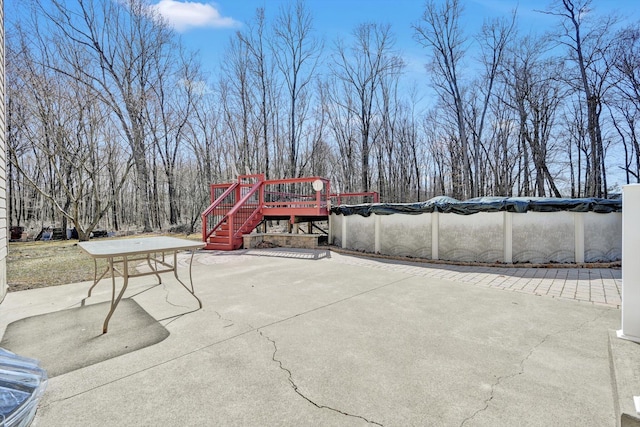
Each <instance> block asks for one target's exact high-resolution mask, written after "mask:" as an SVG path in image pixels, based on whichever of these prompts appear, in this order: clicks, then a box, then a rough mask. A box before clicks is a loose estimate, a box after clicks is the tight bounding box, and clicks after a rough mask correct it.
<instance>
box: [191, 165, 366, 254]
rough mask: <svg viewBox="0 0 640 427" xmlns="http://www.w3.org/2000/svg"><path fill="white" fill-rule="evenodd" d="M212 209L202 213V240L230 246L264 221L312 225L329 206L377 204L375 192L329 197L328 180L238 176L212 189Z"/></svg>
mask: <svg viewBox="0 0 640 427" xmlns="http://www.w3.org/2000/svg"><path fill="white" fill-rule="evenodd" d="M210 188H211V190H210V191H211V200H212V203H211V205H210V206H209V207H208V208H207V210H205V211H204V212H203V213H202V240H203V241H204V242H209V239H210V238H212V236H214V235H215V239H216V241H217V242H219V243H223V242H226V243H224V244H229V245H230V246H233V245H234V244H235V243H237V241H238V240H239V239H241V238H242V235H243V234H246V233H250V232H251V231H252V229H253V228H254V227H256V226H257V225H258V224H259V223H260V221H261V220H262V219H263V218H265V217H267V218H277V219H289V220H290V221H291V222H292V223H293V222H294V221H295V220H296V218H306V219H307V220H308V221H313V220H314V219H317V218H318V217H327V218H328V216H329V212H330V210H331V206H332V204H333V205H340V204H341V203H342V202H343V201H344V200H349V201H350V202H351V203H353V204H357V203H366V201H367V200H369V201H370V202H372V203H378V201H379V197H378V193H376V192H366V193H341V194H331V188H330V183H329V180H328V179H326V178H322V177H318V176H313V177H305V178H286V179H273V180H265V179H264V175H263V174H256V175H241V176H239V177H238V182H236V183H232V184H212V185H211V187H210Z"/></svg>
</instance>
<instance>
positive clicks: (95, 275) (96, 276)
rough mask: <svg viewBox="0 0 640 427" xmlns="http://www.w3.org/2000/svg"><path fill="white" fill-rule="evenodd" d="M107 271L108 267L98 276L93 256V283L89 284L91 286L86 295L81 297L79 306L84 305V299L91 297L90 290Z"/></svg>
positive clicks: (96, 264) (96, 263) (96, 262)
mask: <svg viewBox="0 0 640 427" xmlns="http://www.w3.org/2000/svg"><path fill="white" fill-rule="evenodd" d="M108 272H109V267H107V268H106V269H105V270H104V271H103V272H102V274H101V275H100V277H98V261H97V260H96V259H95V258H94V259H93V285H91V287H90V288H89V292H88V293H87V297H86V298H83V299H82V301H80V307H84V304H85V301H86V300H87V299H89V298H90V297H91V292H93V288H95V287H96V285H97V284H98V282H99V281H100V280H102V278H103V277H104V276H106V275H107V273H108Z"/></svg>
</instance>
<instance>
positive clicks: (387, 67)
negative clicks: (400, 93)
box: [330, 24, 404, 191]
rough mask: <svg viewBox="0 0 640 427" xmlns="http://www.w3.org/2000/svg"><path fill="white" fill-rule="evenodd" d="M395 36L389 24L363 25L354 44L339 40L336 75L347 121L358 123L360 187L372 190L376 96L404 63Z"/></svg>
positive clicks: (335, 59)
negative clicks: (396, 45) (396, 50)
mask: <svg viewBox="0 0 640 427" xmlns="http://www.w3.org/2000/svg"><path fill="white" fill-rule="evenodd" d="M394 43H395V40H394V37H393V34H392V33H391V27H390V26H389V25H379V24H362V25H359V26H357V27H356V29H355V30H354V32H353V44H352V45H351V46H350V47H347V46H346V45H345V44H344V42H342V41H338V42H337V43H336V47H335V52H334V61H333V62H332V63H331V64H330V68H331V70H332V74H333V76H335V78H336V79H337V81H338V82H339V84H341V87H340V90H341V92H342V97H343V99H342V100H336V101H337V102H338V104H339V105H340V106H341V108H343V109H345V119H346V120H357V122H358V125H359V140H360V141H359V142H360V161H361V170H360V173H361V183H360V186H361V190H362V191H369V190H370V186H371V184H370V174H371V170H370V167H369V162H370V154H371V153H370V150H371V144H372V141H373V137H374V135H373V134H374V131H375V130H374V126H375V123H374V118H375V115H376V113H377V112H378V111H379V107H378V105H377V104H376V96H377V95H378V92H379V91H380V88H381V85H382V83H383V81H384V79H386V78H394V79H397V78H398V76H399V74H400V72H401V71H402V68H403V66H404V64H403V62H402V59H401V58H400V57H399V56H398V55H397V54H396V52H394Z"/></svg>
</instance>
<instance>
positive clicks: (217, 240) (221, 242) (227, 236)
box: [205, 209, 262, 251]
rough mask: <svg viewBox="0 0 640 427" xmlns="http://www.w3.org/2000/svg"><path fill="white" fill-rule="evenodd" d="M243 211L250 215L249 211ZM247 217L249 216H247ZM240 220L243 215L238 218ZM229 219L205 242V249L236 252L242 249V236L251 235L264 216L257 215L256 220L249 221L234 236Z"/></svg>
mask: <svg viewBox="0 0 640 427" xmlns="http://www.w3.org/2000/svg"><path fill="white" fill-rule="evenodd" d="M240 210H243V211H244V213H245V214H248V213H250V210H249V209H240ZM246 216H247V217H248V216H249V215H246ZM238 217H239V218H240V217H242V215H239V216H238ZM229 222H230V221H229V219H225V220H224V221H223V222H222V223H221V224H220V226H219V227H218V228H217V229H216V230H215V231H214V232H213V234H211V236H209V238H208V239H207V240H206V241H205V249H208V250H217V251H234V250H236V249H240V248H241V247H242V236H243V235H244V234H250V233H251V232H252V231H253V229H255V228H256V227H257V226H258V225H260V223H261V222H262V215H261V214H258V215H255V219H252V220H251V221H249V222H248V223H247V224H246V225H245V226H244V227H242V229H241V230H239V232H238V233H235V235H232V230H231V227H230V225H229Z"/></svg>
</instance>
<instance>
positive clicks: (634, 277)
mask: <svg viewBox="0 0 640 427" xmlns="http://www.w3.org/2000/svg"><path fill="white" fill-rule="evenodd" d="M639 214H640V184H631V185H625V186H623V187H622V309H621V312H622V329H620V330H619V331H618V337H619V338H623V339H627V340H630V341H635V342H638V343H640V310H639V309H638V307H640V256H639V255H638V248H640V221H638V215H639Z"/></svg>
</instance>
